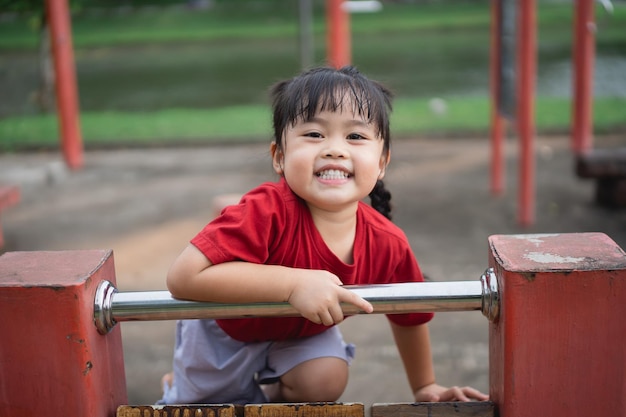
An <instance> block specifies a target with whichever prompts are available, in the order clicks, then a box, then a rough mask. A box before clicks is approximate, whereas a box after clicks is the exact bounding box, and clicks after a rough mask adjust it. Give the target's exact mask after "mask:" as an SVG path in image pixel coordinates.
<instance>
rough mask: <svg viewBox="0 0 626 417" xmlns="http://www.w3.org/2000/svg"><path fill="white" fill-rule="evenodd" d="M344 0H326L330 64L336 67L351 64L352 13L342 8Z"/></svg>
mask: <svg viewBox="0 0 626 417" xmlns="http://www.w3.org/2000/svg"><path fill="white" fill-rule="evenodd" d="M343 2H344V0H327V1H326V24H327V28H326V31H327V33H326V36H327V42H326V43H327V45H326V48H327V59H328V64H329V65H331V66H332V67H335V68H341V67H343V66H345V65H350V61H351V60H352V45H351V42H350V40H351V39H350V14H349V13H348V12H347V11H346V10H344V9H343V8H342V6H341V5H342V3H343Z"/></svg>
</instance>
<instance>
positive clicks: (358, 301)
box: [341, 290, 374, 313]
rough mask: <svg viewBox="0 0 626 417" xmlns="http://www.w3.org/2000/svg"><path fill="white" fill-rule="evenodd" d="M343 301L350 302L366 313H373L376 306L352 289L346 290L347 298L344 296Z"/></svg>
mask: <svg viewBox="0 0 626 417" xmlns="http://www.w3.org/2000/svg"><path fill="white" fill-rule="evenodd" d="M341 301H344V302H346V303H350V304H352V305H354V306H356V307H357V308H358V309H359V310H361V311H363V312H365V313H371V312H372V311H374V306H372V304H371V303H370V302H369V301H367V300H365V299H364V298H362V297H360V296H359V295H357V294H356V293H354V292H352V291H350V290H346V295H345V298H344V297H343V296H342V299H341Z"/></svg>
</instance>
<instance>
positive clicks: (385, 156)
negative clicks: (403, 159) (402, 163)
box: [378, 151, 391, 180]
mask: <svg viewBox="0 0 626 417" xmlns="http://www.w3.org/2000/svg"><path fill="white" fill-rule="evenodd" d="M389 161H391V152H389V151H383V153H382V155H380V162H379V166H378V167H379V168H380V173H379V174H378V179H379V180H382V179H383V178H384V176H385V172H386V171H387V165H389Z"/></svg>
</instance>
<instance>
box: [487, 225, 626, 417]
mask: <svg viewBox="0 0 626 417" xmlns="http://www.w3.org/2000/svg"><path fill="white" fill-rule="evenodd" d="M489 246H490V249H491V253H490V255H489V265H490V266H491V267H493V268H494V269H495V271H496V275H497V279H498V292H499V293H500V315H499V317H498V321H497V322H495V323H489V397H490V400H491V401H493V402H494V403H496V404H497V405H498V413H499V414H500V415H501V416H505V417H529V416H559V417H565V416H567V417H589V416H626V400H625V399H626V395H625V387H626V385H625V384H624V382H625V379H624V375H626V361H624V358H626V348H625V346H626V322H625V321H624V317H626V252H624V251H623V250H622V249H621V248H620V247H619V246H618V245H617V243H615V242H614V241H613V240H611V239H610V238H609V237H608V236H606V235H605V234H603V233H570V234H557V233H555V234H532V235H509V236H506V235H494V236H490V237H489Z"/></svg>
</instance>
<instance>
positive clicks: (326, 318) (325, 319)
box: [319, 311, 335, 326]
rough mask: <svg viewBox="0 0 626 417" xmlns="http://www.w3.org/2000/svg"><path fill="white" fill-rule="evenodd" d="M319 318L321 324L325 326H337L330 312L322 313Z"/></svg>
mask: <svg viewBox="0 0 626 417" xmlns="http://www.w3.org/2000/svg"><path fill="white" fill-rule="evenodd" d="M319 317H320V323H319V324H323V325H324V326H332V325H333V324H335V321H334V320H333V317H332V316H331V315H330V312H328V311H325V312H323V313H321V314H320V315H319Z"/></svg>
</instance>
